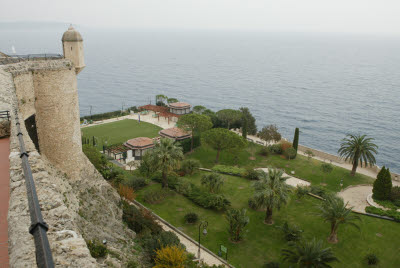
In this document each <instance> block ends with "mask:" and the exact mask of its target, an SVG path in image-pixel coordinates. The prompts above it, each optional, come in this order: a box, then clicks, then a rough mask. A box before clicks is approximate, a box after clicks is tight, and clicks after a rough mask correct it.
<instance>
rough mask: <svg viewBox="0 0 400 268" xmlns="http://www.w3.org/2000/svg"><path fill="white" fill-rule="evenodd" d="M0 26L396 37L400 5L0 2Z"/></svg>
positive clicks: (307, 0) (288, 0) (249, 0)
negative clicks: (31, 23)
mask: <svg viewBox="0 0 400 268" xmlns="http://www.w3.org/2000/svg"><path fill="white" fill-rule="evenodd" d="M0 7H1V8H0V20H1V21H19V20H28V21H32V20H33V21H43V20H46V21H60V22H67V23H73V24H80V25H87V26H96V27H97V26H98V27H134V28H184V29H232V30H254V31H259V30H265V31H300V32H357V33H385V34H386V33H394V34H400V0H274V1H269V0H142V1H138V0H68V1H65V0H0Z"/></svg>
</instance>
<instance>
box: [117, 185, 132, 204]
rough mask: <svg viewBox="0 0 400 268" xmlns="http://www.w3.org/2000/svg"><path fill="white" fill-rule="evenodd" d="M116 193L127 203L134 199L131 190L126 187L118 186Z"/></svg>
mask: <svg viewBox="0 0 400 268" xmlns="http://www.w3.org/2000/svg"><path fill="white" fill-rule="evenodd" d="M118 193H119V195H120V196H121V197H124V198H126V199H127V200H129V201H133V200H134V199H135V198H136V194H135V192H134V191H133V188H132V187H129V186H128V185H123V184H119V186H118Z"/></svg>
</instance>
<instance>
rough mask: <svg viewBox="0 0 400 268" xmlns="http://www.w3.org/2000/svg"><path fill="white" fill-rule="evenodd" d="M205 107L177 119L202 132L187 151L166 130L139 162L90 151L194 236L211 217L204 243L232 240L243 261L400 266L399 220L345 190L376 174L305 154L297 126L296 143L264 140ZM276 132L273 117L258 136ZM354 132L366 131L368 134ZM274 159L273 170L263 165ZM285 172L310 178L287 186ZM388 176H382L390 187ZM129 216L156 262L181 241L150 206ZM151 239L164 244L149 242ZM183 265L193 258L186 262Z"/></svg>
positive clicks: (133, 192)
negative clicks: (355, 202)
mask: <svg viewBox="0 0 400 268" xmlns="http://www.w3.org/2000/svg"><path fill="white" fill-rule="evenodd" d="M203 108H204V107H203ZM199 109H200V108H199ZM202 110H203V113H206V110H204V109H202ZM242 112H243V114H245V113H246V110H244V111H242ZM229 114H230V113H229V112H227V113H220V119H221V120H222V119H223V118H228V119H226V122H225V124H226V125H227V126H228V128H229V126H232V124H235V121H232V122H231V121H229ZM201 116H203V115H201ZM201 116H199V115H197V114H191V115H189V116H187V117H186V118H184V117H182V118H184V119H182V120H181V119H180V121H179V122H181V123H179V122H178V127H181V128H186V129H190V130H191V131H192V133H196V136H195V137H194V138H193V140H195V141H196V142H194V143H193V142H192V143H188V142H186V143H185V146H184V147H185V148H186V149H184V150H182V147H181V144H182V143H174V141H172V140H169V139H161V140H160V143H158V144H156V146H155V148H154V149H153V150H152V151H151V152H150V153H148V154H146V155H145V156H144V157H143V158H142V160H141V163H140V165H139V167H138V168H137V169H136V170H134V171H126V170H122V169H120V168H118V167H116V166H114V165H112V164H111V163H109V162H108V161H107V159H106V158H105V157H104V156H103V155H101V154H100V153H99V152H98V150H94V149H93V147H92V146H91V145H89V144H86V145H84V152H85V153H86V155H87V156H88V157H89V159H90V160H91V162H92V163H93V164H94V165H95V166H96V168H97V169H98V170H99V171H100V172H101V173H102V174H103V176H104V178H105V179H106V180H109V181H110V183H111V184H112V185H114V187H115V188H117V190H118V192H119V193H120V195H121V196H123V197H125V199H127V200H133V199H136V200H137V201H139V202H141V203H142V204H143V205H145V206H146V207H148V208H150V209H151V210H152V211H153V212H155V213H156V214H157V215H159V216H161V217H162V218H163V219H165V220H166V221H168V222H170V223H171V224H172V225H174V226H175V227H177V228H179V229H181V230H182V231H184V232H185V233H187V234H188V235H189V236H191V237H192V238H193V239H194V240H198V236H199V224H200V223H202V222H204V221H207V222H208V228H207V235H206V236H203V235H202V239H201V243H202V244H203V245H204V246H206V247H207V248H209V249H210V250H212V251H213V252H214V253H216V254H218V253H220V249H221V246H224V247H226V248H227V249H228V254H227V257H228V261H229V263H231V264H233V265H234V266H235V267H290V265H292V264H294V263H299V267H330V266H332V267H366V266H368V265H377V264H379V265H380V266H381V267H396V266H400V254H398V253H399V246H398V243H397V242H396V241H398V240H399V239H400V225H399V223H397V222H395V221H390V220H384V219H378V218H374V217H370V216H365V215H359V214H356V213H354V212H351V210H350V209H349V208H346V204H345V203H344V202H343V200H342V199H340V198H338V197H336V193H337V192H339V191H340V190H341V189H342V188H345V187H348V186H350V185H358V184H371V185H372V183H373V182H374V179H373V178H370V177H367V176H365V175H362V174H359V173H356V172H353V171H352V172H349V170H347V169H343V168H340V167H337V166H334V165H332V164H330V163H325V162H321V161H317V160H315V159H313V158H312V157H307V156H303V155H301V154H297V150H296V148H295V147H296V142H295V141H296V134H295V138H294V142H293V144H292V143H289V142H286V141H280V142H279V143H277V144H273V145H269V146H261V145H259V144H255V143H251V142H247V141H246V140H245V139H243V138H242V137H240V136H239V135H237V134H235V133H233V132H231V131H229V130H228V129H226V128H218V127H216V128H215V127H214V128H212V127H211V126H212V125H215V120H219V119H218V118H216V117H215V116H214V117H213V115H211V116H209V117H210V118H211V119H212V120H213V123H212V124H210V122H207V120H208V121H210V120H211V119H205V118H204V117H202V118H200V117H201ZM222 121H223V120H222ZM296 133H297V135H298V133H299V132H298V129H296ZM93 134H94V133H93ZM200 134H201V135H200ZM277 134H279V133H277V131H276V127H275V126H272V125H271V126H268V127H267V128H263V129H262V131H261V132H260V135H259V136H260V137H262V138H263V139H265V140H275V141H278V140H281V137H280V134H279V135H277ZM95 135H96V136H98V134H97V133H96V134H95ZM199 136H201V138H199ZM352 138H353V137H352ZM354 139H359V140H360V141H361V142H364V140H365V139H364V137H363V136H362V137H354ZM200 141H201V142H200ZM297 142H298V136H297ZM342 148H345V146H342ZM343 150H344V149H343ZM184 152H185V154H184ZM346 153H348V152H347V151H346V150H344V151H343V155H345V154H346ZM350 153H351V152H350ZM368 157H370V155H368ZM200 167H201V168H202V169H199V168H200ZM267 167H268V168H269V170H268V173H264V172H260V171H258V170H257V168H267ZM355 168H357V166H355ZM354 170H355V169H354ZM283 172H285V173H286V174H290V176H294V177H297V178H299V179H302V180H305V181H308V182H309V183H311V186H309V187H298V188H294V187H291V186H288V185H287V184H286V183H285V174H284V173H283ZM389 175H390V174H389ZM381 177H382V178H383V176H381ZM384 177H385V178H384V181H385V180H386V181H387V178H389V177H390V176H388V173H385V176H384ZM378 179H379V177H378ZM376 181H378V180H376ZM376 181H375V183H376ZM386 181H385V182H384V183H383V185H385V187H386V188H385V189H388V187H387V186H386V184H388V183H386ZM390 187H391V184H390ZM390 189H392V188H390ZM385 191H387V190H385ZM396 191H397V188H396V189H395V190H394V192H396ZM308 193H311V194H312V195H308ZM385 193H386V194H387V192H385ZM315 196H317V197H319V198H317V197H315ZM395 196H397V192H396V193H395ZM375 197H377V195H376V194H375ZM390 198H392V195H391V197H390ZM390 198H389V197H387V198H386V199H383V200H381V201H379V202H381V203H382V202H386V205H388V206H397V201H396V200H397V199H396V200H392V199H390ZM375 199H376V200H378V199H379V198H378V199H377V198H375ZM371 213H374V212H371ZM374 214H379V213H374ZM388 216H390V217H392V218H395V216H393V215H388ZM395 219H396V218H395ZM124 220H125V222H126V223H127V225H128V227H130V228H132V229H133V230H134V231H135V232H136V233H137V234H138V239H139V240H140V241H142V242H141V243H139V244H141V245H142V247H143V249H144V250H145V251H146V250H147V252H148V256H149V258H150V259H149V261H150V262H153V263H154V262H155V263H157V259H156V257H155V256H154V252H155V251H154V250H156V251H157V253H158V252H159V251H160V250H169V251H170V250H173V249H172V248H171V247H175V246H178V247H180V245H179V243H177V242H176V239H175V238H174V237H173V235H171V234H168V235H166V236H167V237H169V238H168V239H167V238H165V239H164V238H162V236H163V234H162V233H160V231H159V227H157V226H156V225H155V226H153V225H154V219H153V220H151V216H149V214H148V212H146V211H138V210H137V209H134V208H132V207H130V206H127V205H126V204H125V205H124ZM170 236H171V237H170ZM149 237H150V238H149ZM149 239H150V241H153V242H151V243H150V244H151V245H154V243H155V244H157V246H156V247H153V246H150V247H149V246H148V244H146V243H147V242H146V241H148V240H149ZM163 239H164V240H165V241H164V240H163ZM154 241H158V242H154ZM160 241H164V242H165V243H164V242H162V243H161V242H160ZM152 249H154V250H152ZM178 255H179V254H178ZM193 257H194V256H190V258H193ZM223 257H225V255H224V256H223ZM190 258H189V259H190ZM302 258H303V259H302ZM179 263H181V264H182V263H183V261H181V262H179ZM307 263H308V264H307ZM310 263H312V264H313V265H315V266H310ZM324 265H325V266H324ZM329 265H330V266H329ZM160 267H162V266H160ZM166 267H170V266H166ZM171 267H172V266H171ZM179 267H181V266H179ZM182 267H191V266H189V265H188V264H187V263H185V265H184V266H182Z"/></svg>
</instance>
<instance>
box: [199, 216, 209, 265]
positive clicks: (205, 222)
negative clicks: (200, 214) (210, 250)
mask: <svg viewBox="0 0 400 268" xmlns="http://www.w3.org/2000/svg"><path fill="white" fill-rule="evenodd" d="M207 226H208V221H202V222H200V224H199V252H198V259H199V261H200V239H201V233H200V230H201V228H202V227H203V235H204V236H205V235H207Z"/></svg>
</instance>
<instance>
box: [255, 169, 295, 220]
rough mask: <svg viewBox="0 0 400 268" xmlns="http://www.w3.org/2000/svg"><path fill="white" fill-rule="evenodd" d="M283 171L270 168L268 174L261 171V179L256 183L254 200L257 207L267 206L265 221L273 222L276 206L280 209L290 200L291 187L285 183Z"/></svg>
mask: <svg viewBox="0 0 400 268" xmlns="http://www.w3.org/2000/svg"><path fill="white" fill-rule="evenodd" d="M286 179H287V177H283V171H282V170H277V169H268V174H266V173H265V172H261V173H260V179H259V180H258V181H257V182H255V183H254V188H255V193H254V201H255V204H256V206H257V207H261V208H266V209H267V211H266V214H265V219H264V223H265V224H273V223H274V221H273V220H272V213H273V210H274V208H277V209H280V208H281V206H282V205H284V204H286V203H287V201H288V200H289V193H290V188H289V186H288V185H287V184H286V183H285V181H286Z"/></svg>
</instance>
